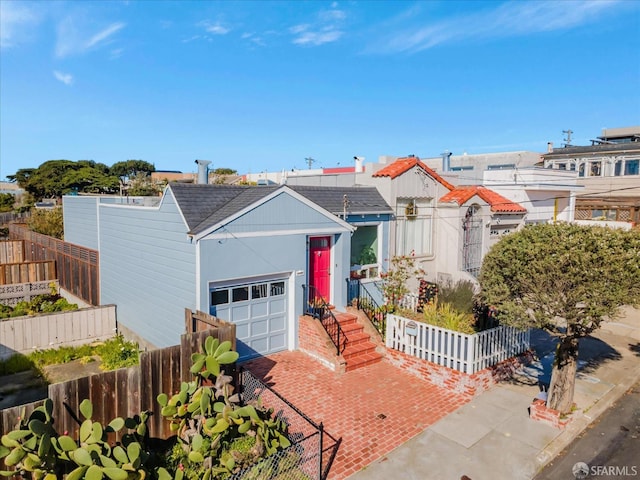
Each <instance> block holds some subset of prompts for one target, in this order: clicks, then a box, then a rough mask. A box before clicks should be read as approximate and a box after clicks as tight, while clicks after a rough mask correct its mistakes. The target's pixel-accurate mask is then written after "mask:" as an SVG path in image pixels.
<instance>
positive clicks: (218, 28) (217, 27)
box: [198, 21, 231, 35]
mask: <svg viewBox="0 0 640 480" xmlns="http://www.w3.org/2000/svg"><path fill="white" fill-rule="evenodd" d="M198 25H200V26H201V27H203V28H204V29H205V30H206V31H207V32H209V33H213V34H214V35H226V34H227V33H229V32H230V31H231V29H230V28H227V27H225V26H224V25H222V23H220V22H215V23H211V22H209V21H204V22H200V23H199V24H198Z"/></svg>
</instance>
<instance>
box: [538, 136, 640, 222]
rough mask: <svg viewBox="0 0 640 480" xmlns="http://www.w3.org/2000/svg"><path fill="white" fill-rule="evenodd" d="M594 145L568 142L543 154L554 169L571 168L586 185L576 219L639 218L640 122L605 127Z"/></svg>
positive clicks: (579, 180)
mask: <svg viewBox="0 0 640 480" xmlns="http://www.w3.org/2000/svg"><path fill="white" fill-rule="evenodd" d="M591 142H592V145H591V146H573V145H566V146H564V147H562V148H553V145H552V144H549V151H548V152H547V153H545V154H544V155H542V158H543V159H544V166H545V167H546V168H549V169H552V170H553V171H554V172H556V171H558V170H560V171H570V172H573V174H574V175H575V176H576V177H577V183H578V185H582V186H583V187H584V189H583V191H582V192H580V193H579V194H578V195H577V197H576V213H575V219H576V220H606V221H619V222H631V223H636V224H637V223H639V222H640V126H636V127H625V128H609V129H603V130H602V135H601V136H600V137H598V138H597V139H595V140H592V141H591Z"/></svg>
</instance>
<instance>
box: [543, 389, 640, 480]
mask: <svg viewBox="0 0 640 480" xmlns="http://www.w3.org/2000/svg"><path fill="white" fill-rule="evenodd" d="M578 462H584V463H586V464H587V465H588V466H589V474H588V475H587V476H586V477H580V476H579V475H580V474H576V475H573V474H572V469H573V468H574V466H575V465H576V464H577V463H578ZM628 477H630V478H634V477H635V478H640V382H639V383H636V384H635V385H634V386H633V387H632V388H630V389H629V390H628V391H627V392H626V393H625V395H624V396H623V397H622V398H621V399H620V400H619V401H618V402H616V403H615V404H614V405H613V406H612V407H611V408H610V409H609V410H607V412H605V413H604V414H603V415H602V416H601V417H600V418H599V419H598V420H597V421H596V422H595V423H594V424H593V425H591V426H590V427H589V428H588V429H587V430H585V432H583V434H582V435H580V436H579V437H578V438H576V439H575V440H574V441H573V443H571V445H569V447H568V448H566V449H565V450H564V451H563V452H562V453H561V454H560V455H559V456H558V457H556V458H555V459H554V460H553V461H551V462H550V463H549V464H548V465H547V467H546V468H545V469H544V470H542V472H540V474H539V475H537V476H536V477H535V480H557V479H562V478H587V479H596V478H598V479H600V478H601V479H612V478H628Z"/></svg>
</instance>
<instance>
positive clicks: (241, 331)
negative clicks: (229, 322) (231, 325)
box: [236, 323, 251, 340]
mask: <svg viewBox="0 0 640 480" xmlns="http://www.w3.org/2000/svg"><path fill="white" fill-rule="evenodd" d="M250 336H251V333H250V330H249V324H248V323H236V338H237V339H239V340H244V339H247V338H249V337H250Z"/></svg>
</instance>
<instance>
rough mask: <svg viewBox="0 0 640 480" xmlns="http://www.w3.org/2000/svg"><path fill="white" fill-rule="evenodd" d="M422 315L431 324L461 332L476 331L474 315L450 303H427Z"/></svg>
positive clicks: (470, 332)
mask: <svg viewBox="0 0 640 480" xmlns="http://www.w3.org/2000/svg"><path fill="white" fill-rule="evenodd" d="M422 315H423V317H422V320H423V321H424V322H425V323H428V324H429V325H433V326H436V327H440V328H446V329H447V330H453V331H455V332H460V333H467V334H473V333H475V329H474V323H475V320H474V318H473V315H472V314H469V313H463V312H459V311H457V310H456V309H455V308H453V306H452V305H451V304H449V303H443V304H430V305H426V306H425V307H424V311H423V313H422Z"/></svg>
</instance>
